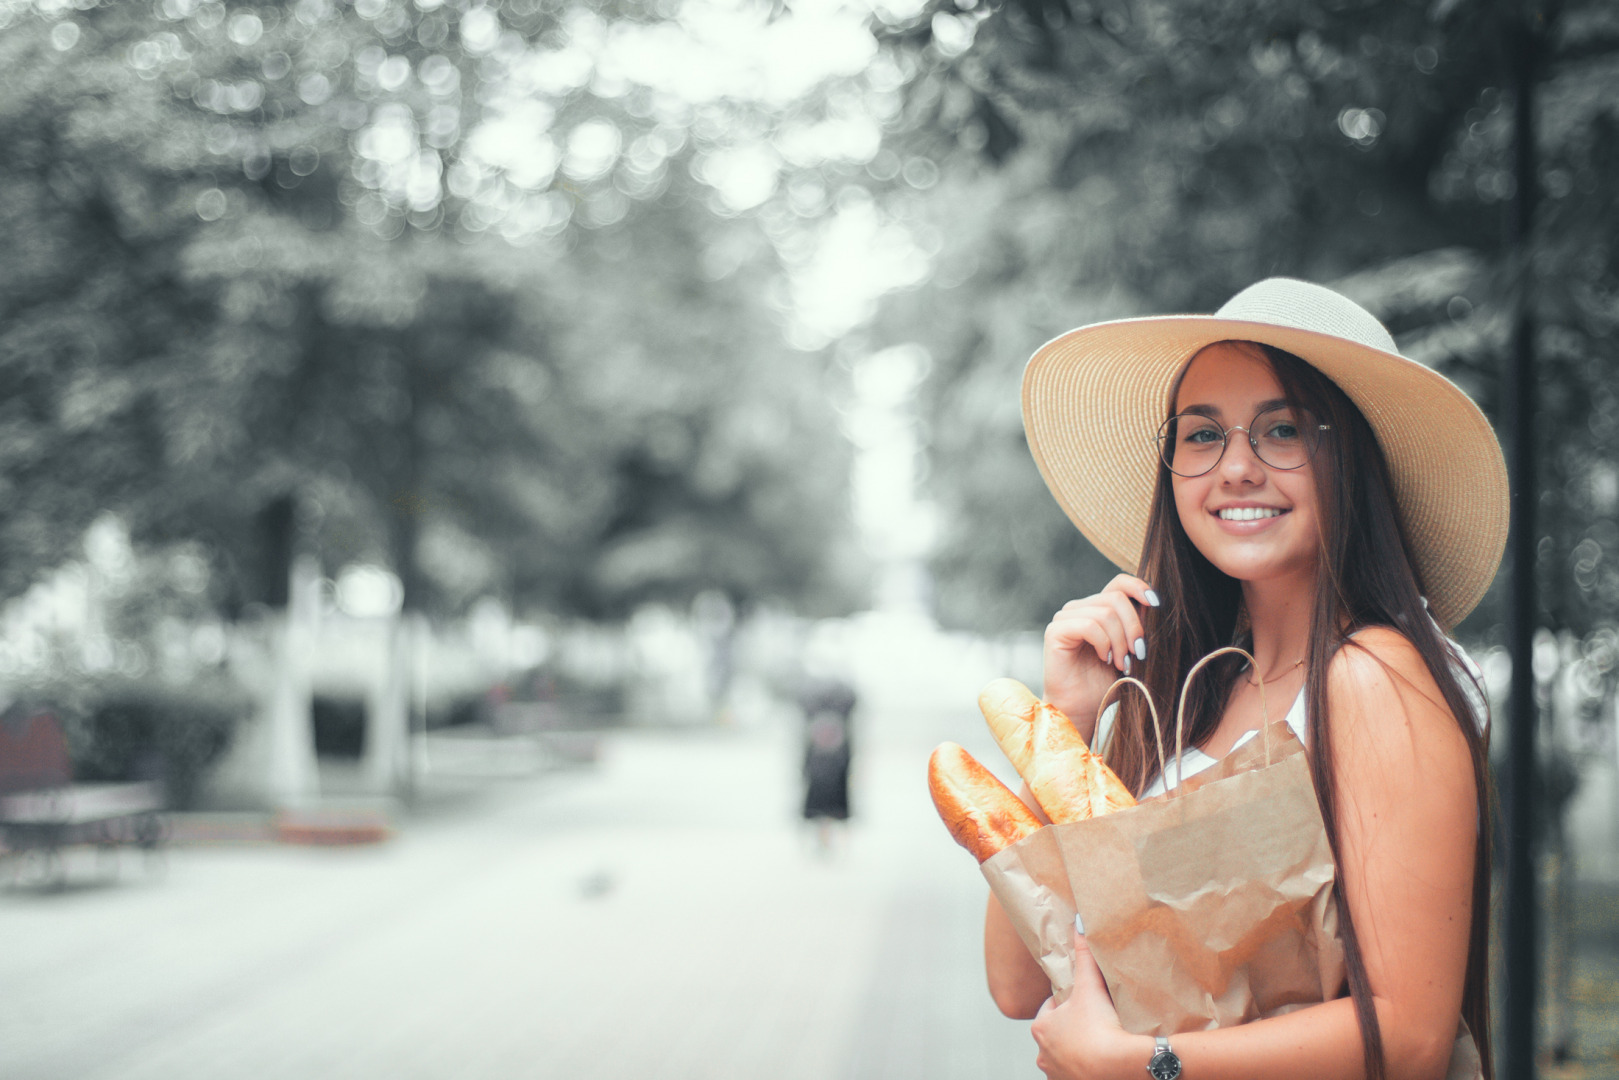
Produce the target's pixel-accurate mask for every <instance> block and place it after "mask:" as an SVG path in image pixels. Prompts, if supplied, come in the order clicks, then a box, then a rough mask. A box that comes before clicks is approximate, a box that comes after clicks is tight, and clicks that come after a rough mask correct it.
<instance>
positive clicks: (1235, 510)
mask: <svg viewBox="0 0 1619 1080" xmlns="http://www.w3.org/2000/svg"><path fill="white" fill-rule="evenodd" d="M1281 514H1282V512H1281V511H1280V510H1275V509H1272V508H1271V507H1268V506H1266V507H1261V506H1228V507H1226V508H1225V509H1224V510H1221V511H1220V520H1221V521H1258V520H1259V519H1260V518H1273V517H1280V516H1281Z"/></svg>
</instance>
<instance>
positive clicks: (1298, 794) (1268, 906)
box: [982, 721, 1481, 1080]
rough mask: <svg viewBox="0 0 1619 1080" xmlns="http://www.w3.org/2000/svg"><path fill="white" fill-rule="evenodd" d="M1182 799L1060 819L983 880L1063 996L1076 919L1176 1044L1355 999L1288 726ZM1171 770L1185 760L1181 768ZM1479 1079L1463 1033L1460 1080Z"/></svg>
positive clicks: (1273, 728)
mask: <svg viewBox="0 0 1619 1080" xmlns="http://www.w3.org/2000/svg"><path fill="white" fill-rule="evenodd" d="M1263 736H1268V737H1269V747H1268V762H1269V763H1268V764H1267V747H1266V745H1265V743H1266V738H1264V737H1256V738H1253V739H1250V740H1248V741H1247V742H1246V743H1244V744H1243V745H1242V746H1240V747H1238V748H1237V749H1236V750H1234V751H1232V752H1231V753H1230V754H1228V755H1226V757H1225V758H1223V759H1221V761H1220V762H1219V763H1218V764H1217V765H1215V766H1213V767H1212V768H1209V769H1207V770H1205V771H1204V772H1201V773H1198V774H1197V775H1196V776H1192V777H1188V778H1187V779H1186V781H1185V783H1184V784H1183V785H1181V786H1180V788H1179V789H1177V790H1174V791H1171V792H1169V793H1168V794H1165V795H1161V796H1157V797H1155V798H1152V799H1148V800H1145V801H1143V802H1142V803H1141V804H1139V805H1138V806H1135V807H1131V808H1130V809H1128V810H1121V811H1118V812H1117V813H1113V814H1109V815H1106V816H1105V817H1100V818H1093V819H1091V820H1089V821H1080V822H1075V823H1073V824H1069V825H1051V826H1047V827H1046V828H1043V829H1041V830H1040V831H1039V832H1037V833H1035V834H1034V835H1033V836H1030V837H1028V838H1027V839H1025V840H1022V841H1020V842H1019V843H1017V844H1014V845H1012V846H1011V847H1009V848H1007V849H1006V850H1004V851H1002V852H1000V853H999V854H997V855H995V856H993V857H992V858H990V859H989V860H987V861H986V862H985V863H984V864H983V866H982V870H983V873H984V877H985V878H986V879H987V880H988V881H989V884H990V888H991V889H992V890H993V891H994V893H995V896H996V898H997V899H998V900H999V901H1000V903H1001V906H1002V907H1004V908H1005V909H1006V912H1007V915H1008V916H1009V917H1010V919H1011V921H1012V924H1013V926H1014V927H1016V929H1017V932H1018V935H1019V937H1021V938H1022V940H1023V942H1024V944H1025V945H1026V946H1027V947H1028V949H1029V952H1030V954H1031V955H1033V956H1034V957H1035V958H1036V960H1037V961H1038V962H1039V964H1040V967H1041V969H1042V970H1044V972H1045V973H1046V975H1047V976H1048V977H1049V978H1050V979H1051V985H1052V993H1053V996H1054V997H1055V998H1056V999H1057V1000H1058V1001H1061V1000H1062V999H1064V998H1066V997H1067V996H1068V994H1069V992H1070V991H1071V990H1072V988H1073V981H1074V967H1073V963H1074V956H1073V938H1072V933H1073V926H1074V915H1075V914H1076V912H1077V914H1079V916H1080V917H1081V919H1082V921H1083V922H1084V926H1085V934H1086V942H1087V944H1088V945H1089V946H1090V949H1091V952H1092V954H1093V955H1094V956H1095V957H1096V962H1097V966H1098V967H1100V968H1101V970H1102V975H1103V977H1104V978H1105V979H1106V980H1107V985H1108V989H1109V991H1110V992H1111V993H1112V995H1113V1003H1114V1005H1115V1007H1116V1008H1117V1009H1118V1013H1119V1021H1120V1023H1122V1024H1123V1025H1124V1027H1125V1029H1126V1030H1128V1031H1131V1032H1134V1033H1137V1034H1143V1035H1163V1036H1172V1035H1176V1034H1179V1033H1181V1032H1185V1031H1199V1030H1208V1029H1211V1028H1218V1027H1228V1026H1231V1025H1234V1024H1242V1023H1247V1022H1248V1021H1250V1020H1256V1019H1260V1018H1262V1017H1268V1016H1277V1015H1280V1014H1282V1013H1286V1012H1289V1011H1292V1010H1293V1009H1298V1008H1302V1007H1304V1006H1307V1005H1313V1004H1315V1003H1317V1002H1321V1001H1327V1000H1330V999H1332V998H1336V997H1341V996H1343V995H1344V994H1345V993H1347V988H1346V986H1345V982H1344V979H1345V968H1344V956H1343V946H1342V944H1341V943H1340V942H1339V940H1338V906H1337V900H1336V898H1335V897H1334V895H1333V882H1334V880H1335V878H1336V876H1337V873H1336V867H1335V865H1334V862H1333V858H1332V851H1331V848H1330V846H1329V845H1328V843H1327V834H1326V828H1325V826H1324V824H1323V822H1322V820H1321V810H1320V806H1319V804H1318V803H1317V801H1316V796H1315V787H1314V785H1313V784H1312V783H1311V780H1310V771H1309V759H1308V757H1307V755H1306V754H1305V752H1304V745H1303V744H1302V743H1301V742H1299V740H1298V738H1297V736H1295V735H1294V734H1293V732H1292V730H1291V729H1290V728H1289V727H1288V726H1287V724H1286V723H1285V722H1282V721H1277V722H1275V723H1272V724H1270V725H1269V726H1268V730H1267V731H1266V732H1264V733H1263ZM1169 768H1170V769H1171V770H1173V769H1174V768H1175V765H1174V763H1173V760H1171V762H1170V765H1169ZM1480 1075H1481V1070H1480V1068H1479V1064H1478V1052H1477V1048H1476V1047H1475V1046H1474V1044H1473V1040H1472V1036H1471V1035H1470V1034H1469V1033H1468V1032H1467V1030H1466V1028H1465V1026H1462V1027H1461V1028H1460V1029H1459V1031H1458V1036H1457V1043H1456V1049H1455V1051H1454V1052H1453V1055H1452V1060H1451V1070H1450V1074H1449V1077H1448V1080H1468V1078H1472V1077H1477V1076H1480Z"/></svg>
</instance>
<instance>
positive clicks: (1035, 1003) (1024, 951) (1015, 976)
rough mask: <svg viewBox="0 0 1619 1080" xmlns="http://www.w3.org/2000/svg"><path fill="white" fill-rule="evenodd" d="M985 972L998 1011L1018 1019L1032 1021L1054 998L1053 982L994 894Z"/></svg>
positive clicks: (987, 921)
mask: <svg viewBox="0 0 1619 1080" xmlns="http://www.w3.org/2000/svg"><path fill="white" fill-rule="evenodd" d="M984 971H985V973H986V974H987V975H988V977H989V994H990V997H992V998H994V999H995V1006H996V1008H998V1009H1000V1010H1001V1012H1002V1013H1004V1014H1005V1015H1007V1016H1010V1017H1011V1018H1013V1019H1014V1020H1032V1019H1034V1015H1035V1014H1036V1013H1037V1012H1039V1011H1040V1006H1041V1005H1042V1004H1044V1003H1045V1000H1046V998H1048V997H1050V996H1051V982H1050V980H1048V979H1047V978H1046V973H1045V972H1044V971H1042V970H1040V965H1039V964H1037V963H1035V960H1034V957H1032V956H1030V955H1029V950H1028V947H1027V946H1025V945H1024V944H1023V939H1022V938H1020V937H1018V936H1017V931H1016V930H1014V929H1012V920H1010V919H1008V918H1007V917H1006V911H1005V909H1003V908H1002V907H1001V904H1000V901H998V900H996V899H995V896H994V894H991V895H990V898H989V906H988V908H987V910H985V912H984Z"/></svg>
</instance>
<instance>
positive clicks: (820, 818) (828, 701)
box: [798, 678, 858, 856]
mask: <svg viewBox="0 0 1619 1080" xmlns="http://www.w3.org/2000/svg"><path fill="white" fill-rule="evenodd" d="M857 700H858V698H857V695H856V694H855V691H854V687H852V686H850V685H849V684H848V683H847V682H845V681H843V680H842V679H835V678H821V679H812V680H809V681H807V682H806V683H805V684H804V686H803V687H802V688H801V689H800V691H799V695H798V704H799V708H800V709H801V710H802V711H803V714H804V767H803V776H804V820H805V821H808V822H812V823H813V824H814V825H815V834H816V850H817V851H819V852H820V854H821V855H823V856H825V855H830V854H831V852H832V846H833V835H834V830H835V829H836V828H837V826H836V825H835V824H834V823H835V822H844V821H848V820H849V766H850V763H851V761H852V759H853V745H852V741H851V730H850V729H851V725H852V718H853V715H854V708H855V705H856V703H857Z"/></svg>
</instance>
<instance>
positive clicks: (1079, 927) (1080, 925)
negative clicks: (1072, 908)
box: [1074, 911, 1085, 934]
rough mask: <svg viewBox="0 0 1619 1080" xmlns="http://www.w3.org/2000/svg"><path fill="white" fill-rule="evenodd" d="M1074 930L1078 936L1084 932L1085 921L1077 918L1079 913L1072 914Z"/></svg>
mask: <svg viewBox="0 0 1619 1080" xmlns="http://www.w3.org/2000/svg"><path fill="white" fill-rule="evenodd" d="M1074 930H1075V932H1076V933H1080V934H1083V933H1084V932H1085V920H1084V919H1081V918H1080V917H1079V912H1077V911H1076V912H1074Z"/></svg>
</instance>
